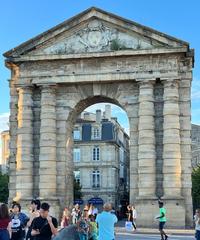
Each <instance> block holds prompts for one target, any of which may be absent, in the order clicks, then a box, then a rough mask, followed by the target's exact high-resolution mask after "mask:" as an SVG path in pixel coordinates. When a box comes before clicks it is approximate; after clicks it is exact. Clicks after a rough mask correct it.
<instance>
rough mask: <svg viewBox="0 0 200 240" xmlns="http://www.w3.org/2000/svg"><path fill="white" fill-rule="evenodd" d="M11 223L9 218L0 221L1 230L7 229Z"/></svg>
mask: <svg viewBox="0 0 200 240" xmlns="http://www.w3.org/2000/svg"><path fill="white" fill-rule="evenodd" d="M9 222H10V219H9V218H5V219H0V229H7V227H8V224H9Z"/></svg>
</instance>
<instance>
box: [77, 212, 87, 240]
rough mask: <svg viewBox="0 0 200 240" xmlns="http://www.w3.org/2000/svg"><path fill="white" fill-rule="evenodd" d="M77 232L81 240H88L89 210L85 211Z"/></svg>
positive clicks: (79, 221) (78, 223)
mask: <svg viewBox="0 0 200 240" xmlns="http://www.w3.org/2000/svg"><path fill="white" fill-rule="evenodd" d="M77 231H78V235H79V239H80V240H88V232H89V224H88V210H87V209H85V211H84V212H83V215H82V216H81V218H80V219H79V220H78V222H77Z"/></svg>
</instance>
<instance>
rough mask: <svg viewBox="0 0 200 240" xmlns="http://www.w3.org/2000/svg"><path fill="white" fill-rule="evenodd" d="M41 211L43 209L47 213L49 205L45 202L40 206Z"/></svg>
mask: <svg viewBox="0 0 200 240" xmlns="http://www.w3.org/2000/svg"><path fill="white" fill-rule="evenodd" d="M40 208H41V209H43V210H44V211H49V208H50V205H49V204H48V203H46V202H44V203H42V204H41V207H40Z"/></svg>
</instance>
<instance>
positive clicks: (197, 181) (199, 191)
mask: <svg viewBox="0 0 200 240" xmlns="http://www.w3.org/2000/svg"><path fill="white" fill-rule="evenodd" d="M192 199H193V206H194V208H197V207H200V167H198V168H195V169H193V172H192Z"/></svg>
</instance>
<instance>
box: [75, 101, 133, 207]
mask: <svg viewBox="0 0 200 240" xmlns="http://www.w3.org/2000/svg"><path fill="white" fill-rule="evenodd" d="M106 108H107V109H106V111H105V113H106V114H105V115H104V116H103V114H102V113H101V110H97V111H96V114H95V115H94V114H91V113H85V114H84V117H83V118H79V119H77V121H76V124H75V126H74V131H73V137H74V148H73V161H74V176H75V179H76V181H78V182H80V184H81V186H82V190H81V191H82V194H83V200H84V202H85V203H88V201H89V200H90V199H92V198H100V199H102V200H103V202H104V203H105V202H112V203H113V205H114V206H115V207H116V208H118V206H119V205H120V204H121V202H122V201H124V199H126V200H127V201H128V197H127V196H128V188H129V179H128V175H129V137H128V135H127V134H126V133H125V131H124V129H123V128H122V127H121V126H120V124H119V123H118V122H117V119H116V118H111V106H110V105H107V106H106Z"/></svg>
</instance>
